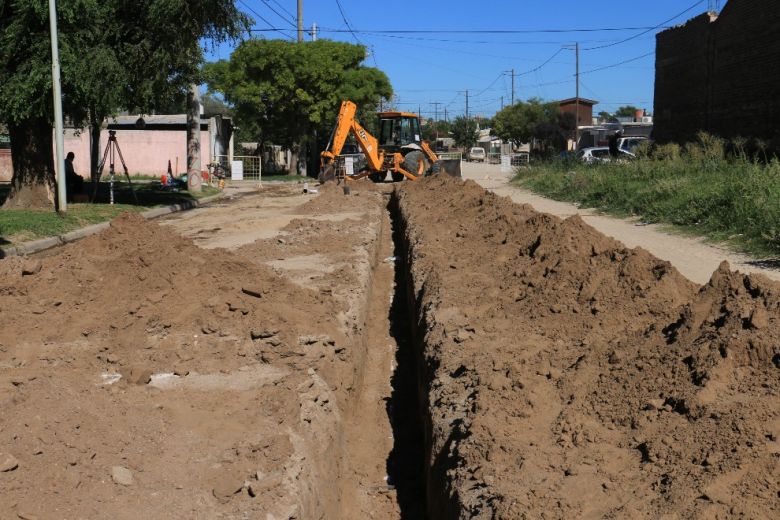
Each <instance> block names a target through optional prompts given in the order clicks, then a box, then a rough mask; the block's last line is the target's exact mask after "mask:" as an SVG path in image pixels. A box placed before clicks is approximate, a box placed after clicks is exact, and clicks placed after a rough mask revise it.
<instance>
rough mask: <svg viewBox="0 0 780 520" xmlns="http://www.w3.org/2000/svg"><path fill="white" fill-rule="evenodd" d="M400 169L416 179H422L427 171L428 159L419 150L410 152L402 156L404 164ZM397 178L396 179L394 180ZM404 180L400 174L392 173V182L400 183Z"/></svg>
mask: <svg viewBox="0 0 780 520" xmlns="http://www.w3.org/2000/svg"><path fill="white" fill-rule="evenodd" d="M401 167H402V168H403V169H404V170H406V171H408V172H409V173H411V174H414V175H415V176H417V177H422V176H423V175H425V172H427V171H428V168H429V167H430V163H429V161H428V158H427V157H426V156H425V154H424V153H423V152H421V151H420V150H412V151H411V152H409V153H407V154H406V155H405V156H404V162H403V163H401ZM396 176H397V178H396ZM403 178H404V175H403V174H402V173H396V172H393V180H394V181H396V182H397V181H400V180H402V179H403Z"/></svg>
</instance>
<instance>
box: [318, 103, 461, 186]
mask: <svg viewBox="0 0 780 520" xmlns="http://www.w3.org/2000/svg"><path fill="white" fill-rule="evenodd" d="M356 112H357V106H356V105H355V104H354V103H353V102H351V101H344V102H342V103H341V109H340V110H339V116H338V119H337V121H336V126H335V127H334V128H333V132H332V133H331V136H330V140H329V141H328V146H327V147H326V148H325V150H324V151H323V152H322V153H321V154H320V174H319V180H320V182H327V181H331V180H341V179H342V178H343V179H344V180H345V181H354V180H358V179H362V178H364V177H369V178H370V179H371V180H372V181H374V182H383V181H384V180H385V178H386V177H387V173H388V172H390V175H391V176H392V179H393V182H398V181H402V180H404V178H406V179H409V180H411V181H416V180H419V179H420V178H422V177H423V176H425V175H435V174H438V173H446V174H448V175H452V176H453V177H460V176H461V172H460V159H440V158H439V157H438V156H437V155H436V154H435V153H434V152H433V150H431V147H430V146H429V145H428V143H427V142H426V141H423V140H422V139H421V132H420V120H419V118H418V117H417V114H412V113H409V112H380V113H379V114H377V115H378V116H379V139H377V138H376V137H374V136H373V135H371V134H370V133H368V131H367V130H366V129H365V128H363V127H362V126H361V125H360V123H358V121H357V119H355V113H356ZM350 133H352V134H353V135H354V137H355V140H356V141H357V144H358V146H360V149H361V150H362V151H363V153H364V154H365V156H366V165H365V166H364V167H363V168H362V169H360V170H359V171H357V172H354V173H353V174H351V175H344V174H343V171H342V172H340V171H339V169H338V168H337V161H338V157H339V155H340V154H341V152H342V149H343V148H344V144H345V142H346V140H347V137H348V136H349V134H350Z"/></svg>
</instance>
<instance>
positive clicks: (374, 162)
mask: <svg viewBox="0 0 780 520" xmlns="http://www.w3.org/2000/svg"><path fill="white" fill-rule="evenodd" d="M356 112H357V106H356V105H355V104H354V103H353V102H351V101H344V102H342V103H341V109H340V110H339V117H338V119H337V120H336V127H335V128H334V129H333V134H332V135H331V139H330V143H328V147H327V148H326V149H325V151H323V152H322V153H321V154H320V159H321V161H320V162H321V166H322V167H323V168H324V167H325V166H326V165H328V164H330V163H332V162H333V161H334V160H335V158H336V156H338V155H339V154H340V153H341V150H342V149H343V148H344V143H345V142H346V141H347V137H348V136H349V134H350V132H351V133H352V134H353V135H354V136H355V140H356V141H357V142H358V146H360V149H361V150H363V153H364V154H366V159H367V160H368V165H369V167H370V168H371V169H372V170H374V171H378V170H381V169H382V162H383V161H384V157H383V154H381V153H380V151H379V141H377V139H376V137H374V136H373V135H371V134H370V133H368V131H367V130H366V129H365V128H363V127H362V126H361V125H360V123H358V121H357V119H355V113H356Z"/></svg>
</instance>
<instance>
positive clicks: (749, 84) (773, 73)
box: [654, 0, 780, 143]
mask: <svg viewBox="0 0 780 520" xmlns="http://www.w3.org/2000/svg"><path fill="white" fill-rule="evenodd" d="M778 28H780V2H778V1H777V0H729V2H728V3H727V4H726V6H725V7H724V8H723V10H722V12H721V13H720V14H719V15H716V14H715V13H705V14H702V15H700V16H697V17H696V18H693V19H691V20H689V21H688V22H687V23H686V24H684V25H682V26H679V27H675V28H672V29H668V30H666V31H663V32H661V33H659V34H658V35H657V37H656V65H655V70H656V77H655V110H654V112H655V113H654V115H655V120H654V123H655V131H654V137H655V139H656V140H657V141H660V142H669V141H676V142H680V143H683V142H688V141H692V140H694V139H695V138H696V134H697V132H699V131H701V130H704V131H707V132H710V133H712V134H715V135H718V136H721V137H725V138H733V137H737V136H741V137H745V138H760V139H764V140H772V139H776V138H778V137H780V38H779V37H778Z"/></svg>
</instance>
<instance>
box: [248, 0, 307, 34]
mask: <svg viewBox="0 0 780 520" xmlns="http://www.w3.org/2000/svg"><path fill="white" fill-rule="evenodd" d="M262 2H263V3H264V4H265V5H266V6H267V7H268V9H270V10H271V11H272V12H273V13H274V14H275V15H276V16H278V17H279V18H281V19H282V20H284V21H285V22H287V23H288V24H290V25H291V26H292V27H293V28H296V25H295V24H294V23H293V22H292V21H291V20H289V19H287V18H286V17H285V16H284V15H283V14H280V13H279V11H277V10H276V9H274V8H273V6H272V5H271V3H270V2H269V1H268V0H262ZM242 3H243V2H242ZM244 5H246V4H244Z"/></svg>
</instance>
